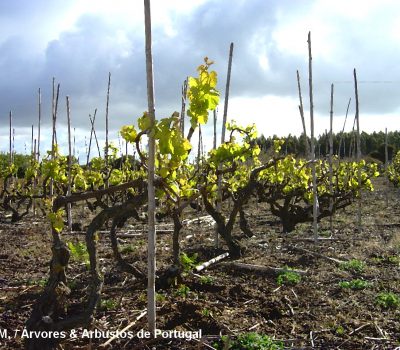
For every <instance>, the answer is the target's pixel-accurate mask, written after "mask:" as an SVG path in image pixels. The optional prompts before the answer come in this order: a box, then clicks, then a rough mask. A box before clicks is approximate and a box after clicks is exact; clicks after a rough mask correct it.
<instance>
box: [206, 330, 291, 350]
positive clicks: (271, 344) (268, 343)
mask: <svg viewBox="0 0 400 350" xmlns="http://www.w3.org/2000/svg"><path fill="white" fill-rule="evenodd" d="M213 347H215V348H216V349H218V350H225V349H230V350H279V349H283V348H284V347H283V342H281V341H277V340H274V339H272V338H271V337H269V336H268V335H263V334H258V333H253V332H252V333H244V334H240V335H238V336H237V339H236V340H233V339H231V338H230V337H229V336H221V340H220V341H219V342H215V343H214V344H213Z"/></svg>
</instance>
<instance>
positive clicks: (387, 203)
mask: <svg viewBox="0 0 400 350" xmlns="http://www.w3.org/2000/svg"><path fill="white" fill-rule="evenodd" d="M388 163H389V155H388V133H387V128H385V182H386V190H385V204H386V208H387V207H388V206H389V193H388V192H389V188H388V186H389V179H388V173H387V168H388Z"/></svg>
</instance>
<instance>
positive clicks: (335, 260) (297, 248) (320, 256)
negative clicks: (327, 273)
mask: <svg viewBox="0 0 400 350" xmlns="http://www.w3.org/2000/svg"><path fill="white" fill-rule="evenodd" d="M290 249H291V250H296V251H298V252H301V253H306V254H310V255H313V256H315V257H317V258H321V259H325V260H328V261H330V262H334V263H335V264H338V265H340V264H343V263H344V261H342V260H339V259H336V258H331V257H329V256H326V255H323V254H320V253H316V252H313V251H311V250H308V249H305V248H299V247H295V246H291V247H290Z"/></svg>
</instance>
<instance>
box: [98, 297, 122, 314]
mask: <svg viewBox="0 0 400 350" xmlns="http://www.w3.org/2000/svg"><path fill="white" fill-rule="evenodd" d="M117 306H118V302H117V301H116V300H114V299H104V300H102V301H101V302H100V309H102V310H104V311H106V310H114V309H116V308H117Z"/></svg>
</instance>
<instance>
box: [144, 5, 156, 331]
mask: <svg viewBox="0 0 400 350" xmlns="http://www.w3.org/2000/svg"><path fill="white" fill-rule="evenodd" d="M144 21H145V49H146V77H147V104H148V113H149V117H150V122H151V125H152V126H154V123H155V106H154V105H155V104H154V78H153V57H152V48H151V46H152V43H151V12H150V0H144ZM148 138H149V143H148V145H149V155H148V164H147V167H148V186H147V188H148V226H149V227H148V257H147V263H148V266H147V267H148V272H147V310H148V316H147V320H148V325H149V331H150V332H151V333H152V334H153V336H155V331H156V291H155V276H156V229H155V189H154V167H155V164H154V162H155V159H154V158H155V140H154V137H153V135H152V133H151V132H150V133H149V134H148Z"/></svg>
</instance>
